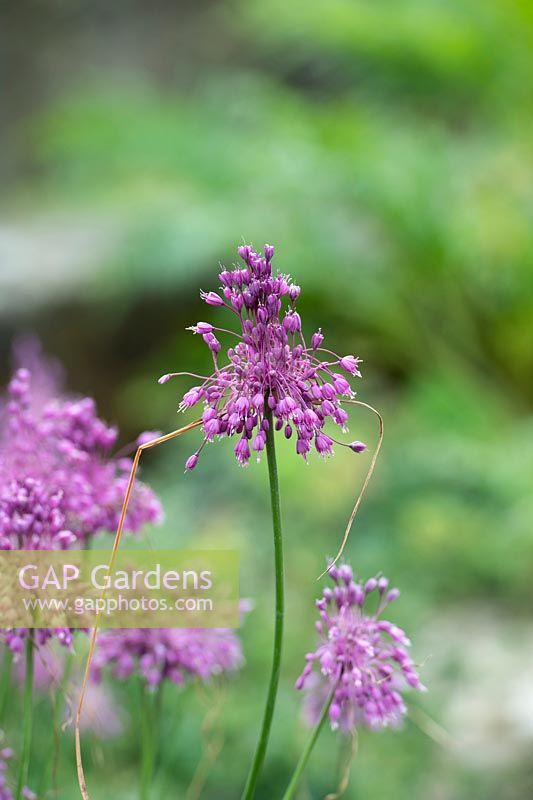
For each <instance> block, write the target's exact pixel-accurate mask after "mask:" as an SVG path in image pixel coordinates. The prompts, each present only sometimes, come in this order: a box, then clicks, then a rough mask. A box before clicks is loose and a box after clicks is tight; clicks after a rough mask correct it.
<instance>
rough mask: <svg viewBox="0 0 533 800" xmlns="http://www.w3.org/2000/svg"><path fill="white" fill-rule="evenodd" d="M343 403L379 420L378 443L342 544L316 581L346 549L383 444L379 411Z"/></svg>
mask: <svg viewBox="0 0 533 800" xmlns="http://www.w3.org/2000/svg"><path fill="white" fill-rule="evenodd" d="M343 402H344V403H350V404H351V405H354V406H361V407H362V408H368V409H369V411H372V413H373V414H375V415H376V416H377V418H378V420H379V434H378V442H377V445H376V449H375V450H374V453H373V455H372V460H371V461H370V466H369V467H368V471H367V473H366V476H365V480H364V482H363V485H362V487H361V490H360V492H359V494H358V495H357V499H356V501H355V504H354V507H353V509H352V513H351V514H350V517H349V519H348V523H347V525H346V529H345V531H344V536H343V538H342V542H341V545H340V547H339V550H338V552H337V555H336V556H335V558H334V559H333V560H332V561H331V562H330V564H329V565H328V567H327V569H325V570H324V572H322V573H321V574H320V575H319V576H318V578H317V580H320V579H321V578H323V577H324V575H327V573H328V572H329V570H330V569H331V568H332V567H333V566H334V565H335V564H336V563H337V561H338V560H339V558H340V557H341V556H342V554H343V552H344V548H345V547H346V543H347V541H348V537H349V536H350V531H351V530H352V525H353V523H354V520H355V517H356V515H357V512H358V510H359V506H360V505H361V501H362V499H363V495H364V493H365V492H366V489H367V487H368V484H369V483H370V480H371V478H372V475H373V474H374V468H375V466H376V461H377V460H378V456H379V452H380V450H381V445H382V444H383V417H382V416H381V414H380V413H379V411H377V410H376V409H375V408H373V406H371V405H369V404H368V403H363V402H362V401H361V400H343Z"/></svg>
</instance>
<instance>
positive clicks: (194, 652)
mask: <svg viewBox="0 0 533 800" xmlns="http://www.w3.org/2000/svg"><path fill="white" fill-rule="evenodd" d="M242 664H243V656H242V650H241V644H240V641H239V639H238V637H237V636H236V634H235V631H233V630H231V629H229V628H154V629H148V628H136V629H132V630H126V629H124V630H114V631H105V632H104V633H102V634H100V636H99V637H98V647H97V650H96V653H95V656H94V660H93V678H94V679H95V680H96V681H99V680H100V677H101V674H102V669H103V668H104V667H105V666H111V670H112V674H113V675H114V676H115V677H117V678H121V679H125V678H129V677H130V675H132V674H133V673H134V672H139V674H140V675H141V676H142V677H143V678H144V680H145V681H146V683H147V684H148V686H150V687H153V686H157V685H158V684H159V683H161V681H163V680H165V679H168V680H170V681H172V682H173V683H176V684H182V683H184V682H185V680H186V679H187V678H194V677H196V678H199V679H200V680H202V681H207V680H209V679H210V678H213V677H215V676H216V675H220V674H222V673H224V672H234V671H235V670H237V669H239V667H241V666H242Z"/></svg>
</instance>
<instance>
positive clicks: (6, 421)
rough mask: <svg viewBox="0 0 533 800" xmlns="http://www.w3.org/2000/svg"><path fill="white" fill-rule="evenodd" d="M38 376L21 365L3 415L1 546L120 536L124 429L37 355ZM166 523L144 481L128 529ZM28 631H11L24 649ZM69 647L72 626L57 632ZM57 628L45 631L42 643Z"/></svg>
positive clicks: (49, 545) (36, 546)
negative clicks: (116, 452)
mask: <svg viewBox="0 0 533 800" xmlns="http://www.w3.org/2000/svg"><path fill="white" fill-rule="evenodd" d="M31 363H32V367H33V369H34V372H35V374H36V376H37V379H36V383H35V387H34V385H33V382H32V373H31V372H30V371H29V370H28V369H27V368H26V367H19V368H18V369H17V370H16V371H15V374H14V376H13V378H12V379H11V382H10V383H9V386H8V390H7V396H6V398H5V399H4V402H3V403H2V407H1V411H0V549H2V550H13V549H24V550H59V549H61V550H63V549H66V548H69V547H73V546H82V547H83V546H84V545H85V544H86V543H87V541H88V540H89V539H90V538H91V537H92V536H94V535H95V534H97V533H100V532H102V531H114V530H115V528H116V526H117V524H118V520H119V517H120V510H121V507H122V502H123V498H124V494H125V491H126V486H127V482H128V477H129V471H130V467H131V461H130V459H127V458H114V457H113V456H112V455H111V450H112V448H113V446H114V445H115V443H116V440H117V430H116V428H113V427H110V426H108V425H107V424H106V423H105V422H103V421H102V420H101V419H100V418H99V417H98V416H97V413H96V406H95V403H94V401H93V400H92V399H91V398H88V397H87V398H82V399H72V398H68V397H65V396H64V395H63V394H62V392H61V389H60V386H59V384H58V383H57V378H56V372H57V370H47V365H46V362H45V361H44V360H43V359H42V358H41V359H40V360H39V359H38V357H37V354H36V353H35V351H32V357H31ZM160 518H161V506H160V504H159V501H158V500H157V498H156V496H155V495H154V494H153V492H152V491H151V490H150V489H148V487H146V486H143V485H142V484H137V486H136V488H135V491H134V493H133V497H132V501H131V503H130V506H129V510H128V514H127V516H126V522H125V530H128V531H130V532H134V531H138V530H139V529H140V528H141V526H142V525H144V524H145V523H147V522H157V521H158V520H159V519H160ZM25 634H26V631H25V630H22V629H19V630H14V631H13V630H12V631H11V632H9V633H8V634H7V641H8V644H9V645H10V647H11V648H12V649H13V650H14V651H15V652H18V651H19V650H20V646H21V643H22V639H23V638H24V636H25ZM53 634H54V635H56V636H57V637H58V638H59V640H60V641H61V642H62V643H63V644H65V645H67V646H69V645H70V644H71V641H72V636H71V633H70V631H69V630H68V629H63V628H62V629H57V630H54V631H53ZM50 635H52V632H51V631H45V630H42V631H38V632H37V635H36V641H37V643H38V644H42V643H43V642H44V641H46V639H48V638H49V637H50Z"/></svg>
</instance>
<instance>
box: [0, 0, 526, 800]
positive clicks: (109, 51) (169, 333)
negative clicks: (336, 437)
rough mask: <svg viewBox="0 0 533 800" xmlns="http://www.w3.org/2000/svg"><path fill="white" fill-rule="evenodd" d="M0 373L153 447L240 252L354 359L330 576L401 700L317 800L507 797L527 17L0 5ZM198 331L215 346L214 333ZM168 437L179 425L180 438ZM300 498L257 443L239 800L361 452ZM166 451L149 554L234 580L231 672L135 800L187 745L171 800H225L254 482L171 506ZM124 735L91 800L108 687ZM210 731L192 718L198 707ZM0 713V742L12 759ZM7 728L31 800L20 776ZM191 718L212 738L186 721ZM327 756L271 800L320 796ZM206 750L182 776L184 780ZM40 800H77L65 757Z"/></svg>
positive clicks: (514, 785) (395, 9)
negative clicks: (340, 561)
mask: <svg viewBox="0 0 533 800" xmlns="http://www.w3.org/2000/svg"><path fill="white" fill-rule="evenodd" d="M1 16H2V18H1V27H2V31H3V38H2V40H1V42H0V59H1V62H2V73H3V76H4V80H3V90H2V104H1V109H0V114H1V122H2V142H1V155H0V158H1V164H0V179H1V186H2V189H3V192H2V200H1V205H0V211H1V215H2V220H1V225H0V356H1V360H0V367H1V373H2V377H3V378H4V379H7V376H8V374H9V368H10V365H9V359H10V350H11V345H12V341H13V338H14V337H15V336H16V335H17V334H20V333H23V332H33V333H34V334H36V335H38V336H39V337H40V339H41V340H42V342H43V345H44V347H45V349H46V350H47V352H49V353H50V354H52V355H54V356H57V357H59V358H60V359H61V360H62V361H63V363H64V365H65V369H66V374H67V381H68V386H69V388H70V389H71V390H73V391H75V392H81V393H87V394H91V395H94V396H95V397H96V400H97V402H98V406H99V409H100V411H101V413H102V415H104V416H105V417H106V418H107V419H109V420H110V421H113V422H116V423H117V424H118V425H119V426H120V428H121V442H123V443H127V442H128V441H131V440H132V439H134V438H135V436H136V435H137V434H138V433H139V432H140V431H141V430H146V429H159V430H164V431H167V430H172V429H173V428H174V427H177V425H178V424H180V423H181V421H182V420H183V419H184V418H183V417H177V416H176V414H175V411H176V408H177V404H178V400H179V397H180V396H181V394H182V393H183V392H184V391H185V390H186V389H187V388H188V386H189V384H188V383H187V382H186V381H181V382H171V383H169V384H166V385H165V386H163V387H160V386H158V385H157V383H156V378H157V377H158V376H159V375H160V374H162V373H164V372H169V371H172V370H180V369H189V370H191V371H195V370H199V371H200V372H203V369H204V368H205V365H206V364H207V363H208V361H209V358H210V356H209V353H208V352H207V349H206V348H205V347H204V346H203V345H202V342H201V341H198V338H199V337H193V336H192V335H191V334H190V333H186V332H185V330H184V329H185V327H186V326H187V325H191V324H193V323H195V322H196V321H197V320H198V319H206V318H209V319H217V320H219V321H221V320H222V319H224V317H223V314H221V313H220V312H219V311H218V310H212V309H206V308H205V307H204V306H203V305H202V304H201V302H200V300H199V289H200V288H202V289H205V290H209V289H216V287H217V278H216V274H217V264H218V261H219V260H220V261H222V262H223V263H225V264H231V263H232V261H233V260H234V259H235V249H236V246H237V245H238V244H239V243H241V242H242V241H243V240H245V241H247V242H252V243H254V244H255V245H256V246H258V247H260V246H262V245H263V243H264V242H269V243H272V244H275V245H276V247H277V256H276V263H277V265H278V267H279V268H280V269H282V270H283V271H286V272H289V273H290V274H291V276H292V277H293V278H294V280H295V281H296V282H297V283H299V284H300V285H301V286H302V295H301V298H300V301H299V310H300V313H301V315H302V318H303V324H304V329H305V331H306V332H307V333H308V334H309V333H311V332H313V331H314V330H315V329H316V328H317V327H318V326H322V327H323V330H324V333H325V334H326V337H327V339H326V343H327V345H328V346H330V347H331V348H332V349H333V350H337V351H341V352H342V353H354V354H355V355H358V356H360V357H361V358H363V360H364V363H363V380H361V381H358V382H357V387H356V388H357V390H358V396H359V399H361V400H363V401H366V402H369V403H371V404H372V405H375V406H377V407H379V408H380V409H381V411H382V413H383V415H384V418H385V444H384V447H383V452H382V457H381V459H380V461H379V462H378V467H377V470H376V474H375V478H374V480H373V482H372V484H371V487H370V490H369V492H368V495H367V497H366V499H365V502H364V504H363V506H362V508H361V512H360V515H359V516H358V518H357V521H356V524H355V526H354V530H353V533H352V537H351V539H350V543H349V547H348V550H347V554H348V557H349V559H350V561H351V562H352V564H353V566H354V568H355V570H356V572H357V573H358V574H359V575H361V576H368V575H372V574H375V573H377V572H379V571H383V572H384V573H385V574H387V575H389V576H390V578H391V580H392V581H393V582H394V584H395V585H398V586H399V587H400V588H401V589H402V598H401V600H400V601H399V602H398V604H397V605H396V607H394V609H393V611H392V610H391V615H392V616H393V620H394V621H396V622H398V623H399V624H403V625H404V626H405V627H406V628H407V630H408V632H409V634H410V635H411V638H412V639H413V642H414V645H413V653H414V656H415V658H416V660H417V661H418V662H419V663H422V664H423V666H422V677H423V680H424V682H425V683H426V684H427V685H428V687H429V689H430V692H429V693H428V694H427V695H425V696H424V697H420V696H414V695H412V696H411V697H410V706H411V708H412V709H413V710H414V711H413V718H412V719H411V720H408V721H407V722H406V725H405V727H404V729H403V730H402V731H401V732H399V733H394V732H385V733H380V734H368V733H365V732H362V733H361V735H360V737H359V751H358V755H357V757H356V759H355V762H354V766H353V770H352V779H351V783H350V788H349V790H348V791H347V792H346V795H345V797H346V798H349V800H359V798H368V797H372V798H376V799H377V800H381V799H382V798H386V797H391V796H393V797H395V798H396V800H422V798H424V800H426V798H429V799H430V800H478V799H479V800H496V798H498V800H519V799H520V800H523V798H525V797H528V796H530V795H531V793H532V792H533V772H532V769H531V757H530V751H531V747H532V746H533V722H532V720H533V684H532V681H531V667H530V664H531V660H532V658H533V626H532V624H531V614H530V611H531V600H532V595H533V590H532V576H533V564H532V557H531V519H532V513H533V498H532V495H531V478H532V476H533V450H532V445H533V419H532V416H531V410H532V403H533V380H532V372H533V337H532V335H531V321H532V318H533V269H532V266H533V247H532V246H533V236H532V233H531V230H532V229H531V223H532V216H533V189H532V185H533V183H532V177H533V175H532V173H533V170H532V164H533V138H532V132H533V105H532V103H531V97H532V90H533V48H532V45H533V11H532V9H531V5H530V4H528V3H527V2H522V1H521V0H514V1H513V2H509V0H492V2H490V3H487V2H484V1H483V0H456V2H455V3H453V4H452V3H442V2H437V1H436V0H394V1H393V0H329V1H328V2H311V3H309V2H303V0H290V2H280V1H279V0H240V2H239V1H237V2H229V3H222V2H214V1H213V0H211V1H209V0H201V2H183V1H182V2H174V3H172V2H163V0H154V2H152V3H149V4H146V3H142V2H140V0H139V2H136V1H135V0H128V1H126V0H116V2H113V3H107V2H102V1H101V0H96V1H95V2H92V3H84V2H80V0H72V2H61V1H60V0H49V2H44V1H42V2H39V1H38V0H29V1H28V2H25V3H17V2H3V3H2V4H1ZM224 321H225V322H226V321H227V320H224ZM187 419H188V417H187ZM350 432H351V434H352V438H359V439H363V440H364V441H366V442H368V444H369V451H367V453H366V454H363V455H360V456H356V455H354V454H352V453H348V454H346V453H340V452H338V453H337V455H336V456H335V457H334V458H333V459H331V460H330V461H329V462H327V463H323V462H322V461H320V460H319V459H318V458H317V457H313V458H311V459H310V465H309V466H307V467H306V466H305V465H304V463H303V462H302V460H301V459H299V458H297V457H296V455H295V454H294V452H293V443H292V442H291V443H289V444H286V443H285V441H283V442H280V446H279V455H280V462H281V465H280V469H281V482H282V502H283V518H284V527H285V541H286V556H287V591H288V617H287V638H286V645H285V657H284V664H283V674H282V679H281V691H280V696H279V703H278V709H277V715H276V719H275V724H274V728H273V734H272V741H271V746H270V750H269V754H268V760H267V764H266V767H265V770H264V773H263V775H262V779H261V782H260V789H259V791H258V794H257V798H258V800H275V798H278V797H280V795H281V792H282V789H283V787H284V786H285V784H286V782H287V780H288V777H289V775H290V772H291V769H292V767H293V765H294V763H295V760H296V759H297V757H298V754H299V752H300V750H301V747H302V744H303V742H304V741H305V728H304V727H303V725H302V724H301V722H300V706H301V697H300V695H299V694H298V693H297V692H296V691H295V690H294V689H293V684H294V680H295V679H296V677H297V675H298V674H299V671H300V669H301V667H302V665H303V657H304V654H305V653H306V652H307V651H308V650H310V649H312V648H313V646H314V642H315V635H314V629H313V623H314V617H315V612H314V608H313V599H314V598H315V596H317V593H318V592H319V591H320V586H319V585H318V584H317V583H316V580H315V579H316V576H317V575H318V574H319V573H320V572H321V571H322V569H323V566H324V559H325V556H326V555H331V554H333V553H334V552H335V551H336V548H337V545H338V543H339V541H340V538H341V536H342V532H343V529H344V524H345V520H346V518H347V516H348V514H349V511H350V509H351V505H352V503H353V499H354V497H355V495H356V493H357V491H358V489H359V487H360V485H361V483H362V480H363V478H364V475H365V471H366V469H367V467H368V463H369V458H370V452H371V450H372V447H373V446H374V445H375V442H376V436H377V430H376V424H375V420H374V419H373V418H372V416H371V415H369V414H368V413H367V412H365V411H364V410H362V409H359V410H357V409H354V410H352V413H351V420H350ZM198 442H199V435H198V434H197V433H195V432H192V433H189V434H188V435H187V436H186V437H184V438H183V439H180V440H179V441H178V442H176V443H169V444H165V445H163V446H162V447H160V448H159V449H158V450H156V451H154V452H150V453H148V454H146V455H145V456H143V460H144V465H143V477H144V479H145V480H147V481H149V482H150V483H151V484H152V485H153V487H154V488H155V489H156V490H157V491H158V492H159V493H160V495H161V497H162V499H163V501H164V504H165V509H166V514H167V520H166V523H165V525H164V527H163V528H162V529H158V530H153V531H151V532H150V540H151V541H152V542H153V543H154V545H155V546H157V547H173V546H177V547H183V546H189V547H219V548H220V547H229V548H238V549H239V550H240V552H241V558H242V566H241V569H242V575H241V581H242V594H243V596H244V597H248V598H250V599H251V600H253V602H254V604H255V608H254V610H253V611H252V612H251V613H250V614H249V615H248V617H247V620H246V623H245V625H244V628H243V630H242V639H243V647H244V652H245V656H246V662H247V663H246V667H245V668H244V669H243V671H242V673H241V674H240V675H239V676H238V677H237V678H236V679H234V680H230V681H229V682H228V683H226V684H223V686H222V687H219V686H216V687H210V688H207V689H205V690H204V689H201V688H200V687H192V686H191V687H190V688H189V689H187V690H186V691H178V690H177V689H175V688H174V687H167V689H168V691H166V692H165V695H164V698H163V710H162V718H161V722H160V730H159V735H160V742H161V749H160V766H159V772H158V778H157V786H156V787H154V798H155V800H157V799H158V798H159V797H161V798H171V797H172V798H174V797H176V798H181V797H185V793H186V789H187V786H188V785H189V784H190V782H191V779H192V776H193V774H194V771H195V769H196V766H197V764H198V762H199V760H200V758H201V755H202V750H203V748H204V749H205V745H203V744H202V723H203V720H204V719H205V717H206V714H207V716H208V717H209V720H208V724H207V734H206V736H207V737H208V738H209V737H210V741H211V744H212V743H213V741H215V742H217V743H218V744H221V745H222V750H221V752H220V754H219V756H218V758H217V760H216V763H215V764H214V765H213V767H212V769H211V770H210V772H209V775H208V777H207V781H206V784H205V787H204V789H203V792H202V794H201V797H202V798H204V799H205V800H226V799H227V800H234V799H235V798H237V797H238V796H239V793H240V789H241V786H242V784H243V781H244V777H245V774H246V771H247V767H248V763H249V760H250V757H251V753H252V751H253V747H254V744H255V740H256V736H257V731H258V724H259V717H260V713H261V709H262V704H263V698H264V693H265V688H266V682H267V676H268V668H269V660H270V648H271V640H272V617H273V614H272V604H273V576H272V569H271V562H272V554H271V553H272V543H271V532H270V522H269V515H268V510H269V509H268V495H267V488H266V481H267V475H266V463H261V464H260V465H255V464H252V465H250V467H249V469H247V470H241V469H239V468H238V467H237V465H236V464H235V462H234V459H233V456H232V453H231V447H230V443H229V442H221V443H219V444H214V445H212V446H210V447H209V448H207V449H206V451H205V452H204V454H203V457H202V459H201V461H200V463H199V465H198V467H197V469H196V470H195V472H194V473H193V474H191V475H187V476H185V475H184V474H183V462H184V460H185V458H186V457H187V455H189V453H191V452H193V450H194V449H195V448H196V446H197V443H198ZM111 690H112V691H113V692H114V694H115V696H116V698H117V701H118V702H119V703H120V704H121V706H122V711H121V713H122V715H123V719H124V733H123V734H122V735H121V736H119V737H116V738H114V739H111V740H104V739H103V738H99V737H98V736H96V735H95V736H93V737H92V738H91V736H90V734H89V735H87V738H86V740H85V741H86V742H87V761H88V785H89V789H90V792H91V800H92V798H94V800H99V798H102V799H103V798H109V797H113V798H115V800H127V798H134V797H136V792H137V789H136V785H137V767H138V722H137V721H136V720H137V717H136V715H137V713H138V712H137V708H136V700H137V687H135V686H134V685H129V684H128V685H117V684H116V682H115V684H113V686H112V689H111ZM219 702H220V706H219ZM19 703H20V700H19V697H18V696H17V695H16V694H14V696H13V698H12V709H11V717H10V725H11V729H10V730H8V731H7V732H6V737H7V738H8V739H9V740H10V743H11V744H12V745H13V746H15V747H17V746H18V745H17V742H16V738H17V735H18V729H19V727H20V721H19V711H18V708H19V707H20V706H19V705H17V704H19ZM49 708H50V705H49V700H48V699H47V697H46V695H42V696H41V697H40V699H39V701H38V705H37V717H38V719H37V725H36V738H35V746H34V752H33V754H32V784H33V785H34V786H36V787H37V786H38V784H39V781H40V776H41V773H42V772H43V769H44V765H45V764H47V763H49V760H50V746H51V744H50V741H51V730H50V716H49V713H50V712H49ZM213 709H216V713H213V714H211V713H209V714H208V712H212V711H213ZM343 747H345V744H343V742H342V737H340V736H339V735H338V734H333V733H331V732H329V731H326V732H325V733H324V734H323V736H322V737H321V740H320V743H319V746H318V748H317V750H316V752H315V754H314V756H313V758H312V762H311V765H310V768H309V770H308V772H307V774H306V779H305V782H304V783H303V784H302V787H301V791H300V795H299V798H300V800H315V799H318V798H322V797H324V795H325V794H327V792H328V791H332V790H333V789H334V788H335V786H336V785H337V781H338V775H339V764H341V765H342V763H343V759H344V758H345V755H344V754H343ZM207 749H208V750H209V747H208V748H207ZM60 786H61V790H60V793H59V796H60V797H61V798H62V800H63V799H64V800H70V798H76V797H78V796H79V795H78V790H77V783H76V776H75V767H74V759H73V740H72V736H71V733H69V732H67V733H66V734H65V736H64V738H63V742H62V752H61V763H60Z"/></svg>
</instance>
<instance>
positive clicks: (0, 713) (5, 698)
mask: <svg viewBox="0 0 533 800" xmlns="http://www.w3.org/2000/svg"><path fill="white" fill-rule="evenodd" d="M12 672H13V653H12V652H11V650H10V649H9V647H4V660H3V664H2V684H1V687H0V726H2V727H3V726H4V723H5V718H6V714H7V708H8V705H9V697H10V695H11V673H12Z"/></svg>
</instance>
